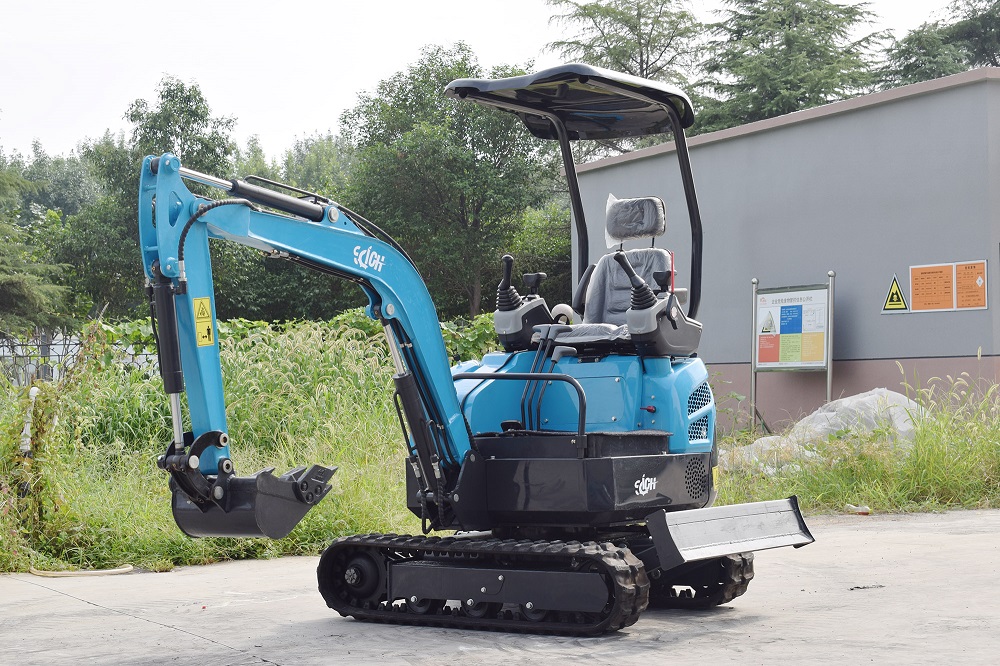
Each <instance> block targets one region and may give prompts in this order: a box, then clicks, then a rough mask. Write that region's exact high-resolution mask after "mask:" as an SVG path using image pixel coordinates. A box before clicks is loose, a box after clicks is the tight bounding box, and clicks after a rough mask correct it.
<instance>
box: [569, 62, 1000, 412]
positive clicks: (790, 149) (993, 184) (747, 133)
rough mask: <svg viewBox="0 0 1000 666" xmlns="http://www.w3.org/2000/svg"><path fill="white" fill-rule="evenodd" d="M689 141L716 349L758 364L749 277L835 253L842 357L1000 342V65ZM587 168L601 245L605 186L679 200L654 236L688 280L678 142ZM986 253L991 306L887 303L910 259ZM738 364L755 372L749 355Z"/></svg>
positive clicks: (705, 319)
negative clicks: (915, 307) (951, 308)
mask: <svg viewBox="0 0 1000 666" xmlns="http://www.w3.org/2000/svg"><path fill="white" fill-rule="evenodd" d="M689 145H690V148H691V160H692V164H693V168H694V172H695V180H696V182H697V189H698V194H699V201H700V204H701V211H702V219H703V224H704V246H705V251H704V275H703V291H702V305H701V311H700V313H699V319H700V320H701V321H702V323H703V324H704V325H705V333H704V337H703V340H702V346H701V356H702V357H703V358H704V359H706V361H707V362H708V363H710V364H722V365H721V366H720V367H723V366H725V365H727V364H728V365H729V366H733V364H736V365H737V366H738V365H739V364H749V361H750V351H751V323H750V321H751V320H750V317H751V300H750V298H751V297H750V289H751V286H750V280H751V278H752V277H757V278H759V279H760V286H761V287H777V286H790V285H800V284H812V283H821V282H825V281H826V273H827V271H828V270H831V269H832V270H835V271H836V272H837V280H836V303H835V315H836V318H835V323H834V326H835V330H834V359H835V362H836V361H857V360H875V359H881V360H892V359H926V358H958V357H964V358H970V357H971V358H975V357H976V356H977V354H978V353H979V351H980V349H981V352H982V354H983V355H984V356H993V355H996V354H998V353H1000V338H998V335H1000V326H998V323H1000V322H998V316H1000V308H998V307H997V299H998V298H1000V274H998V270H1000V253H998V248H1000V224H998V217H997V216H998V211H1000V187H997V185H998V183H997V178H998V176H1000V69H997V68H987V69H980V70H974V71H972V72H966V73H964V74H959V75H956V76H952V77H947V78H944V79H939V80H937V81H931V82H925V83H921V84H916V85H913V86H906V87H904V88H899V89H896V90H892V91H886V92H882V93H877V94H874V95H869V96H866V97H861V98H857V99H853V100H848V101H845V102H839V103H835V104H830V105H827V106H824V107H820V108H817V109H810V110H808V111H803V112H799V113H795V114H790V115H788V116H784V117H782V118H777V119H772V120H768V121H763V122H760V123H754V124H751V125H747V126H744V127H740V128H734V129H730V130H725V131H722V132H715V133H712V134H707V135H702V136H698V137H694V138H693V139H691V140H690V142H689ZM579 176H580V183H581V189H582V190H583V203H584V209H585V212H586V218H587V226H588V229H589V236H590V258H591V261H596V259H597V258H598V257H600V255H601V254H604V253H605V252H607V250H606V248H605V247H604V230H603V224H604V206H605V202H606V199H607V195H608V193H609V192H610V193H614V194H615V196H617V197H629V196H643V195H650V194H655V195H658V196H660V197H662V198H663V199H664V201H665V203H666V206H667V215H668V228H667V233H666V235H665V236H664V237H663V238H662V239H660V240H658V242H657V245H659V246H664V247H667V248H669V249H672V250H674V251H675V253H676V262H677V267H678V278H679V282H680V284H681V286H686V285H687V282H688V270H689V268H690V256H689V255H690V242H689V238H690V232H689V228H688V218H687V210H686V207H685V205H684V197H683V192H682V189H681V184H680V179H679V176H678V169H677V164H676V155H675V153H674V149H673V144H665V145H663V146H657V147H654V148H651V149H646V150H644V151H639V152H637V153H632V154H629V155H625V156H622V157H617V158H611V159H607V160H602V161H599V162H594V163H591V164H587V165H582V166H581V167H580V168H579ZM639 245H642V244H641V243H634V244H632V245H631V246H639ZM627 246H629V245H627ZM979 259H987V260H988V273H989V276H988V281H989V309H987V310H979V311H959V312H940V313H909V314H901V315H883V314H881V308H882V305H883V303H884V301H885V298H886V294H887V292H888V289H889V285H890V282H891V280H892V276H893V274H894V273H895V274H896V275H897V277H898V278H899V282H900V286H901V287H902V289H903V291H904V294H906V295H907V298H909V266H911V265H919V264H934V263H946V262H955V261H970V260H979ZM574 263H575V262H574ZM882 365H883V366H884V364H882ZM892 365H893V367H895V364H894V363H893V364H892ZM880 367H881V366H880ZM991 367H992V366H991ZM730 369H731V370H732V372H737V373H738V372H741V371H742V372H746V373H749V369H748V365H747V366H746V367H745V369H744V370H739V368H738V367H731V368H730ZM834 369H835V377H836V363H835V366H834ZM895 373H896V375H897V377H898V374H899V373H898V370H896V371H895ZM781 374H782V375H784V376H786V377H787V376H788V375H789V374H790V373H781ZM862 374H863V373H862ZM876 379H877V378H872V379H871V382H875V384H874V385H886V384H889V383H891V382H890V381H889V380H888V379H887V380H886V381H885V382H882V383H879V382H877V381H876ZM768 381H770V382H772V383H774V382H777V381H778V380H768ZM781 381H782V383H783V384H788V382H787V381H784V380H781ZM796 381H798V382H799V383H800V384H802V385H803V386H811V385H812V384H813V383H815V379H805V378H803V379H800V380H793V381H792V382H791V384H790V386H792V387H793V389H792V390H793V392H794V391H795V390H796V389H794V386H795V382H796ZM865 383H869V382H868V380H863V381H861V384H862V385H863V384H865ZM835 388H836V387H835ZM869 388H871V387H869ZM822 393H823V392H822V391H821V392H820V396H819V398H820V399H819V402H822V397H823V396H822ZM835 393H839V392H838V391H837V390H835ZM815 403H816V400H815V399H813V398H810V399H808V400H806V401H805V402H803V405H802V408H803V409H808V408H811V405H813V404H815ZM775 408H781V409H784V411H786V412H789V413H792V412H794V411H795V410H794V406H789V405H785V406H781V405H776V406H775Z"/></svg>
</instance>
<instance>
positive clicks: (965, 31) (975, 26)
mask: <svg viewBox="0 0 1000 666" xmlns="http://www.w3.org/2000/svg"><path fill="white" fill-rule="evenodd" d="M950 10H951V15H952V22H951V23H950V25H949V26H948V28H947V30H946V34H947V38H948V41H949V42H950V43H952V44H956V45H958V46H960V47H961V48H963V49H964V50H965V52H966V57H967V63H968V65H969V68H972V67H1000V2H998V1H997V0H955V2H953V3H952V4H951V6H950Z"/></svg>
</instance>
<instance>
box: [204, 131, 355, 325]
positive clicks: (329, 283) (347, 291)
mask: <svg viewBox="0 0 1000 666" xmlns="http://www.w3.org/2000/svg"><path fill="white" fill-rule="evenodd" d="M338 142H339V140H338V139H337V138H336V137H334V136H331V135H315V136H311V137H307V138H305V139H300V140H298V141H296V142H295V145H294V146H293V147H292V148H291V149H289V150H287V151H286V152H285V155H284V158H283V159H282V161H281V162H278V161H276V160H268V159H267V156H266V155H265V154H264V151H263V149H262V148H261V146H260V142H259V141H258V140H257V138H256V137H251V138H250V140H249V141H248V142H247V146H246V148H245V149H241V150H238V151H237V152H236V157H235V173H236V175H238V176H240V177H244V176H248V175H255V176H261V177H263V178H267V179H269V180H274V181H278V182H282V183H286V184H288V185H292V186H294V187H298V188H300V189H305V190H309V191H312V192H316V193H318V194H321V195H324V196H328V197H330V198H333V199H337V198H338V197H339V196H341V195H342V194H343V192H344V189H345V178H346V175H345V170H344V163H343V162H342V161H341V158H340V153H339V151H338V149H337V146H338ZM225 246H226V252H225V254H224V255H221V256H219V257H217V258H216V259H214V260H213V261H214V262H215V264H214V267H215V272H216V274H217V275H221V274H222V273H225V277H223V278H221V280H220V281H218V282H217V289H216V291H217V293H218V295H219V299H218V301H217V303H216V310H217V312H218V313H219V316H220V317H246V318H251V319H264V320H280V321H286V320H292V319H330V318H332V317H334V316H335V315H337V314H338V313H340V312H341V311H343V310H344V309H347V308H351V307H357V306H360V305H363V304H364V302H365V298H364V295H363V294H362V292H361V291H360V290H359V289H358V288H357V287H355V286H354V285H353V284H350V283H346V282H345V281H344V280H341V279H338V278H336V277H333V276H330V275H325V274H322V273H317V272H316V271H313V270H310V269H308V268H304V267H302V266H298V265H296V264H293V263H290V262H286V261H275V260H270V259H265V258H264V257H263V255H262V254H261V253H259V252H257V251H255V250H252V249H249V248H245V247H241V246H238V245H235V244H231V243H227V244H225ZM220 261H221V262H223V263H219V262H220ZM224 292H225V296H223V293H224ZM220 303H221V304H220Z"/></svg>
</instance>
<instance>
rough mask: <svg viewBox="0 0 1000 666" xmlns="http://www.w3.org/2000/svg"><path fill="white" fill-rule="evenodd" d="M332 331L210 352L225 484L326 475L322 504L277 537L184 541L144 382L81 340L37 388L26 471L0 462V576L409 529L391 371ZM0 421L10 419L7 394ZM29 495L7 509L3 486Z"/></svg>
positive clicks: (189, 558) (147, 380)
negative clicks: (224, 398) (73, 359)
mask: <svg viewBox="0 0 1000 666" xmlns="http://www.w3.org/2000/svg"><path fill="white" fill-rule="evenodd" d="M352 331H353V329H347V328H345V327H342V326H337V325H329V324H314V323H302V324H298V325H296V326H294V327H289V328H287V329H286V330H278V329H275V328H270V327H266V328H260V329H256V330H254V331H252V332H250V333H249V334H247V335H246V336H245V337H242V338H238V339H234V340H228V341H225V342H224V343H223V345H222V365H223V375H224V377H225V381H226V389H227V395H229V396H231V399H230V403H229V405H228V406H227V415H228V417H229V422H230V436H231V440H232V443H231V447H232V457H233V459H234V461H235V462H236V464H237V465H238V468H237V471H238V473H240V474H248V473H252V472H255V471H257V470H259V469H262V468H264V467H271V466H274V467H276V468H277V470H276V471H277V473H279V474H280V473H282V472H284V471H285V470H287V469H290V468H292V467H294V466H296V465H300V464H311V463H321V464H327V465H337V466H338V467H339V470H338V472H337V474H336V475H335V476H334V481H333V485H334V490H333V491H332V493H331V494H330V495H328V496H327V497H326V498H325V499H324V500H323V502H322V503H320V505H318V506H317V507H316V508H315V509H313V510H312V511H310V513H309V514H308V515H307V516H306V518H305V520H303V521H302V522H301V523H300V524H299V526H298V527H296V529H295V530H294V531H293V532H292V534H290V535H289V536H288V537H287V538H285V539H281V540H275V541H271V540H263V539H253V540H251V539H223V538H212V539H189V538H187V537H185V536H184V535H183V534H182V533H181V532H180V530H178V529H177V527H176V526H175V525H174V522H173V518H172V517H171V515H170V508H169V492H168V489H167V483H166V477H165V475H164V474H163V473H162V472H161V471H160V470H158V469H157V468H156V467H155V465H154V460H155V458H156V456H157V455H159V454H161V453H162V452H163V448H164V446H165V444H164V443H165V442H169V441H170V438H171V431H170V417H169V412H168V410H167V407H166V401H165V397H164V396H163V393H162V387H161V384H160V381H159V378H158V376H152V377H150V376H148V375H147V374H146V373H145V372H142V371H138V370H128V369H123V368H122V366H120V365H119V364H116V363H115V362H114V359H113V358H112V357H111V356H109V354H111V350H110V348H109V347H107V346H105V345H103V344H102V341H101V340H100V339H99V338H100V337H101V332H100V331H97V330H92V331H91V333H90V335H91V339H90V340H88V343H87V344H88V354H87V357H86V360H85V362H83V363H82V364H80V365H78V366H77V368H76V370H75V371H74V372H73V373H72V375H71V376H70V377H69V378H68V379H67V380H66V381H64V382H61V383H59V384H40V387H41V388H42V393H41V394H40V395H39V398H38V402H37V405H36V411H35V425H36V427H35V437H34V440H35V441H34V450H33V454H34V457H33V458H31V459H27V460H25V459H23V458H21V457H20V456H19V455H17V452H16V445H15V438H14V437H13V436H12V435H13V432H10V433H7V432H5V433H3V435H4V436H3V439H2V441H3V444H2V447H3V450H2V451H0V480H3V483H5V484H6V485H4V486H0V493H3V494H2V495H0V501H2V506H3V508H2V509H0V521H3V522H0V527H2V529H3V530H4V532H3V535H4V536H3V541H2V542H0V570H7V571H9V570H23V569H24V568H25V567H26V566H27V565H28V564H29V563H30V564H33V565H34V566H36V567H48V568H67V567H85V568H105V567H112V566H119V565H122V564H132V565H134V566H138V567H142V568H147V569H154V570H163V569H169V568H170V567H172V566H174V565H176V564H192V563H205V562H211V561H217V560H223V559H236V558H247V557H271V556H277V555H285V554H301V553H315V552H318V551H319V550H320V549H321V548H322V547H323V546H325V545H326V544H328V543H329V542H330V541H331V540H332V539H333V538H335V537H336V536H338V535H342V534H354V533H357V532H367V531H410V532H412V531H414V530H419V522H418V521H417V519H416V518H415V517H414V516H412V515H411V514H410V513H409V512H408V511H407V510H406V508H405V507H406V503H405V495H404V490H405V489H404V482H403V479H404V476H403V462H402V452H403V450H404V449H403V444H402V435H401V434H400V431H399V425H398V421H397V419H396V415H395V410H394V408H393V407H392V401H391V395H392V388H391V379H390V377H391V361H390V359H389V358H388V353H387V351H386V349H385V347H384V345H383V344H382V343H381V342H380V341H379V340H378V339H377V338H371V337H368V336H366V335H358V334H355V333H353V332H352ZM3 388H4V391H5V395H4V399H3V400H0V405H3V407H2V409H4V412H0V413H2V414H3V416H4V417H5V418H4V419H3V422H4V423H10V422H11V420H13V419H18V420H20V419H23V416H21V417H20V419H19V417H18V416H17V415H18V414H21V415H23V413H24V409H26V408H27V402H26V401H25V400H21V399H18V397H17V393H18V391H17V390H16V389H14V387H12V386H6V387H3ZM22 479H23V480H26V481H27V482H29V483H30V484H31V491H30V492H29V493H27V494H26V496H24V497H19V496H18V493H17V489H16V487H14V486H16V484H18V483H20V482H22Z"/></svg>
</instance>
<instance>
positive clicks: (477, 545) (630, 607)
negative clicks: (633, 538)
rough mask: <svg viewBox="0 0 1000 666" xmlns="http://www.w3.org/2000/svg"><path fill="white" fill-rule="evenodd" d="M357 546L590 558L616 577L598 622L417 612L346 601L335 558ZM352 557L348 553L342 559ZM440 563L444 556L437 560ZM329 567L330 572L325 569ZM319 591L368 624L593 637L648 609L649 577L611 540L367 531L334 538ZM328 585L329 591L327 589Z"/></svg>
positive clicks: (402, 553)
mask: <svg viewBox="0 0 1000 666" xmlns="http://www.w3.org/2000/svg"><path fill="white" fill-rule="evenodd" d="M345 548H346V549H357V550H369V552H370V550H371V549H375V550H378V551H380V552H381V553H382V554H383V555H385V556H387V557H388V559H390V560H392V561H402V560H407V559H411V558H420V557H422V555H423V554H424V553H428V554H434V555H451V556H453V557H454V558H455V559H454V560H453V561H454V562H455V564H456V565H464V564H467V563H469V562H470V561H471V562H475V563H478V564H482V565H483V566H491V565H493V562H491V560H495V559H497V558H502V559H503V561H504V563H505V566H509V565H510V563H511V562H515V563H516V562H517V560H518V559H522V560H523V561H524V563H525V564H526V568H532V567H531V564H532V563H537V562H546V563H548V564H551V563H552V562H553V561H559V560H562V561H564V562H565V564H566V569H567V570H569V569H570V562H571V561H576V562H580V560H589V561H590V562H591V563H594V564H596V565H597V566H599V567H600V568H601V570H602V571H603V572H604V573H605V574H607V579H608V580H610V581H613V583H614V589H613V594H609V599H608V600H609V602H610V607H605V609H604V611H602V613H601V614H600V617H599V618H598V619H597V620H596V621H592V622H589V623H588V622H581V621H580V620H581V619H588V618H586V616H584V614H582V613H559V612H556V613H550V615H549V617H550V618H551V617H556V618H558V619H557V620H555V621H553V620H546V621H539V622H534V621H530V620H526V619H522V618H520V617H519V616H518V615H517V614H513V613H504V614H502V615H508V616H510V615H512V617H486V618H473V617H468V616H466V615H463V614H460V612H457V611H453V612H451V613H449V612H439V614H426V615H423V614H416V613H411V612H408V611H407V610H406V607H405V605H404V606H402V607H399V606H396V607H393V606H391V605H390V606H388V607H387V606H386V605H385V604H384V603H383V604H379V605H378V607H374V606H375V604H373V603H370V602H369V603H368V604H366V606H368V607H358V606H350V605H348V602H347V600H346V599H344V598H343V597H342V596H341V595H339V594H337V593H336V592H335V591H334V589H333V588H334V587H336V586H335V585H334V583H333V581H335V580H337V579H341V580H342V577H343V572H342V571H334V570H333V567H334V565H335V563H336V560H337V557H336V556H337V555H338V554H339V553H336V551H338V550H340V549H345ZM347 559H349V556H348V557H345V558H344V559H342V560H341V561H346V560H347ZM438 561H440V560H438ZM324 569H326V570H324ZM317 574H318V577H319V585H320V592H322V593H323V597H324V599H325V600H326V602H327V605H328V606H329V607H330V608H332V609H334V610H336V611H337V612H338V613H340V614H341V615H343V616H348V615H349V616H352V617H354V618H356V619H358V620H365V621H369V622H387V623H393V624H412V625H427V626H435V627H456V628H463V629H485V630H493V631H510V632H521V633H543V634H562V635H573V636H581V635H582V636H595V635H598V634H603V633H607V632H612V631H618V630H619V629H623V628H625V627H628V626H630V625H632V624H634V623H635V621H636V620H638V619H639V614H640V613H642V611H643V610H645V609H646V606H647V604H648V601H649V580H648V578H647V577H646V572H645V569H644V568H643V565H642V561H641V560H639V559H638V558H637V557H636V556H635V555H633V554H632V552H631V551H630V550H629V549H627V548H621V547H618V546H615V545H613V544H610V543H600V544H599V543H595V542H588V543H579V542H575V541H530V540H523V541H518V540H514V539H507V540H501V539H492V538H487V539H460V538H454V537H444V538H440V537H420V536H396V535H394V534H369V535H357V536H348V537H342V538H340V539H337V540H336V541H334V542H333V543H332V544H331V545H330V547H329V548H327V549H326V551H325V552H324V553H323V556H322V557H321V558H320V563H319V568H318V570H317ZM324 588H326V589H324Z"/></svg>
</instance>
